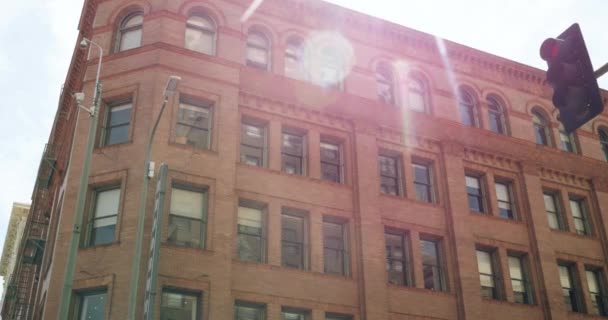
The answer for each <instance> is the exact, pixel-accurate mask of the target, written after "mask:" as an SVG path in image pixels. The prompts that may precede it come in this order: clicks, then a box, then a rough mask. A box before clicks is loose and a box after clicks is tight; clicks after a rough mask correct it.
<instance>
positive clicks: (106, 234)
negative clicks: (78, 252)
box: [91, 217, 116, 246]
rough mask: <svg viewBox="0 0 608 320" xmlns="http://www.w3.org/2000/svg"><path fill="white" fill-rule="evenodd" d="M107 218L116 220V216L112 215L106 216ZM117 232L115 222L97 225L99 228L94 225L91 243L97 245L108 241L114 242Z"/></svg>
mask: <svg viewBox="0 0 608 320" xmlns="http://www.w3.org/2000/svg"><path fill="white" fill-rule="evenodd" d="M106 219H114V220H116V217H110V218H106ZM106 219H100V220H106ZM115 232H116V225H115V224H111V225H106V226H103V227H97V228H95V227H94V228H93V230H92V234H91V245H92V246H96V245H101V244H108V243H112V242H114V237H115Z"/></svg>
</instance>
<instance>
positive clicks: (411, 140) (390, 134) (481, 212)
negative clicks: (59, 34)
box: [5, 0, 608, 320]
mask: <svg viewBox="0 0 608 320" xmlns="http://www.w3.org/2000/svg"><path fill="white" fill-rule="evenodd" d="M250 3H251V1H248V0H247V1H246V0H206V1H203V0H172V1H164V0H150V1H145V0H105V1H102V0H89V1H86V2H85V6H84V9H83V14H82V18H81V21H80V31H81V34H80V36H81V37H87V38H90V39H92V40H93V41H94V42H96V43H98V44H99V45H101V47H102V48H103V50H104V56H103V64H102V72H101V79H102V81H103V95H102V101H103V106H102V108H101V110H100V112H101V116H100V117H99V118H100V119H99V121H100V122H99V130H98V133H97V138H96V141H95V149H94V153H93V159H92V163H91V170H90V176H89V185H88V197H87V206H86V208H87V209H86V212H84V215H85V219H84V221H85V222H84V223H83V225H82V226H81V230H82V232H81V235H82V238H81V239H80V240H81V247H80V249H79V252H78V257H77V264H76V273H75V278H74V290H73V292H72V294H73V297H74V305H73V308H74V310H73V314H74V319H85V318H86V319H123V318H125V315H126V313H127V310H128V307H129V305H128V304H129V302H128V301H129V299H128V298H129V294H130V291H129V290H130V289H129V281H130V279H131V278H130V277H131V265H132V261H133V258H134V254H135V236H136V232H135V230H136V226H137V212H138V209H139V208H138V206H139V200H140V198H139V194H140V191H141V188H142V184H141V181H142V174H143V168H142V166H143V163H144V149H145V142H146V139H147V136H148V132H149V131H150V129H151V127H152V125H153V121H154V119H155V118H156V115H157V114H158V112H159V109H160V106H161V103H162V99H163V97H162V93H163V88H164V86H165V83H166V82H167V78H168V77H169V76H170V75H178V76H180V77H181V78H182V80H181V82H180V83H179V86H178V94H176V95H174V96H172V97H171V99H170V100H169V101H168V104H167V109H166V110H165V113H164V115H163V116H162V119H161V121H160V124H159V127H158V131H157V134H156V137H155V139H154V143H153V148H152V159H153V160H154V161H156V163H157V164H158V163H161V162H164V163H166V164H168V166H169V174H168V183H167V184H168V186H169V187H168V191H167V194H166V202H165V213H166V214H165V215H164V218H163V220H162V229H161V234H162V240H161V250H160V265H159V278H158V286H157V288H156V289H157V292H158V294H157V295H156V299H155V310H156V317H157V318H160V319H202V320H216V319H219V320H224V319H238V320H244V319H256V320H258V319H259V320H261V319H268V320H278V319H290V320H293V319H299V320H303V319H307V320H322V319H327V320H330V319H332V320H336V319H351V320H363V319H366V320H389V319H390V320H406V319H407V320H413V319H416V320H422V319H425V320H428V319H445V320H448V319H450V320H451V319H461V320H464V319H470V320H477V319H479V320H481V319H499V320H501V319H505V320H506V319H556V320H557V319H559V320H561V319H564V320H565V319H587V318H588V319H594V318H597V317H598V316H602V315H606V314H607V309H606V306H607V305H606V271H607V270H606V257H607V253H608V247H607V245H608V240H607V238H606V233H607V231H608V224H607V222H606V221H604V220H605V219H607V216H606V212H608V170H606V169H608V165H607V163H606V160H607V158H608V114H603V115H601V116H599V117H597V118H596V119H594V120H593V121H592V122H590V123H588V124H587V125H585V126H584V127H583V128H581V129H579V130H578V131H577V132H576V133H575V134H572V135H567V134H565V133H564V132H563V131H562V130H561V128H560V126H559V122H557V120H556V114H555V111H554V109H553V107H552V105H551V88H550V87H549V86H548V85H547V84H546V83H545V81H544V73H543V71H541V70H537V69H535V68H532V67H528V66H525V65H522V64H519V63H517V62H513V61H509V60H506V59H503V58H500V57H496V56H493V55H490V54H487V53H484V52H480V51H478V50H474V49H471V48H468V47H466V46H463V45H459V44H456V43H452V42H449V41H444V40H442V39H438V38H436V37H434V36H432V35H429V34H425V33H421V32H418V31H415V30H412V29H409V28H406V27H403V26H399V25H395V24H393V23H389V22H386V21H382V20H380V19H377V18H374V17H370V16H367V15H364V14H361V13H357V12H353V11H350V10H347V9H344V8H341V7H337V6H335V5H331V4H328V3H325V2H322V1H317V0H314V1H297V0H266V1H264V2H263V3H262V4H261V5H260V6H259V7H258V8H257V9H255V10H248V8H249V5H250ZM79 40H80V39H79ZM98 58H99V57H98V56H97V51H95V50H91V52H86V51H83V50H79V49H78V46H77V47H76V49H75V51H74V58H73V61H72V65H71V67H70V70H69V73H68V76H67V81H66V87H65V88H66V89H65V90H64V93H63V94H62V97H61V100H60V103H59V109H58V112H57V118H56V121H55V125H54V127H53V131H52V133H51V135H50V138H49V145H48V147H47V150H48V152H45V155H48V156H46V158H45V159H51V160H50V161H46V160H45V161H43V162H42V164H43V165H41V175H42V178H40V177H39V179H42V180H43V181H46V183H44V184H42V183H39V184H37V188H36V190H35V191H34V198H35V199H38V200H36V201H35V204H34V207H36V209H37V210H39V211H37V212H41V214H40V215H39V217H46V216H48V217H50V219H49V220H48V225H49V232H48V233H45V234H48V236H47V237H46V242H45V245H44V246H42V248H43V249H44V253H43V256H42V259H40V260H37V259H33V260H31V261H33V265H34V266H35V273H34V276H35V278H34V280H35V286H34V287H33V288H32V291H31V295H30V299H29V300H24V301H25V302H24V305H25V307H24V309H23V313H17V310H21V309H18V308H17V306H16V304H15V303H13V304H12V305H9V310H11V311H10V312H9V317H8V319H30V318H34V319H56V315H57V311H58V308H59V304H60V300H61V294H62V290H63V286H62V284H63V280H64V279H63V277H64V273H65V269H66V255H67V250H68V244H69V240H70V237H71V234H72V228H73V221H74V211H75V206H76V194H77V189H78V187H79V186H78V183H79V174H80V172H81V169H82V165H83V159H84V151H85V148H86V134H87V130H88V128H89V125H90V123H89V118H88V117H87V116H86V115H85V114H84V113H81V114H80V115H78V112H77V110H78V109H77V108H76V107H75V105H74V101H73V99H72V97H71V95H70V94H71V93H72V92H77V91H81V90H82V91H84V92H85V93H86V96H87V97H89V99H90V97H92V96H93V89H94V81H95V76H96V66H97V62H98ZM74 133H75V134H74ZM72 137H74V139H73V140H72ZM70 155H71V156H70ZM49 163H52V166H50V167H49V166H48V164H49ZM49 168H50V169H49ZM49 170H50V171H49ZM49 172H50V173H49ZM39 181H40V180H39ZM154 185H155V184H154V183H153V182H152V183H151V184H150V193H149V195H148V199H149V201H148V203H147V206H146V217H147V219H146V224H145V236H144V239H143V243H144V244H145V245H144V248H143V249H144V250H143V256H142V259H141V261H142V263H141V266H140V270H141V274H142V278H141V279H140V281H139V288H138V300H137V315H138V319H139V318H141V316H142V314H143V301H144V291H145V290H144V289H145V273H146V263H147V259H148V243H149V241H150V230H151V228H152V211H153V206H154V203H153V202H154V196H153V192H154ZM45 214H46V215H45ZM26 232H27V231H26ZM23 263H25V262H23ZM23 263H22V264H23ZM5 303H6V302H5ZM8 303H11V302H8Z"/></svg>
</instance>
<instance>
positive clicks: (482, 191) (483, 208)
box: [465, 172, 488, 214]
mask: <svg viewBox="0 0 608 320" xmlns="http://www.w3.org/2000/svg"><path fill="white" fill-rule="evenodd" d="M467 178H470V179H475V180H476V181H477V184H478V190H479V194H477V195H476V194H472V193H470V192H469V186H468V183H467V180H468V179H467ZM465 188H466V192H467V200H468V201H467V203H468V207H469V211H470V212H474V213H478V214H488V209H487V207H488V206H487V199H486V197H487V191H486V185H485V179H484V175H483V174H479V173H473V172H465ZM471 197H475V198H476V199H477V201H476V202H477V204H478V206H479V208H480V210H479V211H477V210H474V209H473V208H471V202H470V201H471Z"/></svg>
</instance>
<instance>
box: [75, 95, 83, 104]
mask: <svg viewBox="0 0 608 320" xmlns="http://www.w3.org/2000/svg"><path fill="white" fill-rule="evenodd" d="M74 99H75V100H76V104H77V105H81V104H82V103H83V102H84V92H74Z"/></svg>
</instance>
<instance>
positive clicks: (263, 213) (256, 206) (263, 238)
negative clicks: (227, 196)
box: [235, 199, 268, 264]
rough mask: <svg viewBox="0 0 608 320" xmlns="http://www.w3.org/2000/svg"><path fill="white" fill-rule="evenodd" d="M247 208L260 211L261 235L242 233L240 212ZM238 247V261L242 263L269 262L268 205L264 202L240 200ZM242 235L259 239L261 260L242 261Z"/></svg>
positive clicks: (237, 225) (237, 232) (237, 226)
mask: <svg viewBox="0 0 608 320" xmlns="http://www.w3.org/2000/svg"><path fill="white" fill-rule="evenodd" d="M241 207H243V208H247V209H253V210H258V211H260V226H261V230H260V234H259V235H257V234H253V233H247V232H245V231H240V228H239V221H238V220H239V212H240V208H241ZM235 225H236V232H235V235H236V245H235V249H236V259H237V260H238V261H242V262H251V263H261V264H264V263H267V260H268V205H267V204H266V203H262V202H258V201H255V200H249V199H239V203H238V206H237V216H236V223H235ZM241 235H243V236H247V237H255V238H258V239H259V241H260V252H259V257H260V259H259V260H257V261H256V260H248V259H242V257H241V253H240V252H241V247H240V242H241V241H240V237H241Z"/></svg>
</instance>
